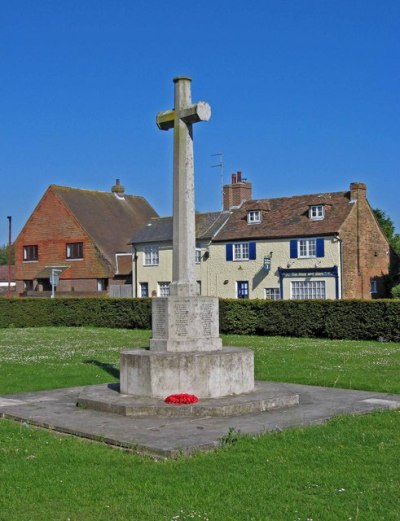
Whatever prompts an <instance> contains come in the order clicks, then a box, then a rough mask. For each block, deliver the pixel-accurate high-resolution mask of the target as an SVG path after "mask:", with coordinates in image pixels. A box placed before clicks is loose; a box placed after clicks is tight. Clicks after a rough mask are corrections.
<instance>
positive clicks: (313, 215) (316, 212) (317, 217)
mask: <svg viewBox="0 0 400 521" xmlns="http://www.w3.org/2000/svg"><path fill="white" fill-rule="evenodd" d="M309 216H310V219H312V220H313V221H322V219H324V217H325V208H324V205H323V204H314V205H312V206H310V214H309Z"/></svg>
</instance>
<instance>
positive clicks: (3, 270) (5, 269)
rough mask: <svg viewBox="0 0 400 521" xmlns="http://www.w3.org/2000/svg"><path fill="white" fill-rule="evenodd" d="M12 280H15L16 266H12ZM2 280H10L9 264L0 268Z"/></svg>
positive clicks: (0, 278)
mask: <svg viewBox="0 0 400 521" xmlns="http://www.w3.org/2000/svg"><path fill="white" fill-rule="evenodd" d="M10 275H11V280H13V281H14V280H15V266H14V265H13V266H11V270H10ZM0 280H6V281H7V280H8V264H5V265H2V266H0Z"/></svg>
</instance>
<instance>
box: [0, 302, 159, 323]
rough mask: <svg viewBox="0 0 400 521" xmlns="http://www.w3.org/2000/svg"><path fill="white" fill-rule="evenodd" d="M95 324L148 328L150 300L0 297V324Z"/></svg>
mask: <svg viewBox="0 0 400 521" xmlns="http://www.w3.org/2000/svg"><path fill="white" fill-rule="evenodd" d="M10 325H13V326H14V327H36V326H96V327H111V328H116V327H119V328H130V329H149V328H150V327H151V300H150V299H112V298H56V299H46V298H22V299H0V327H9V326H10Z"/></svg>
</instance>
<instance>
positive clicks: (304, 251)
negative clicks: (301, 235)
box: [298, 239, 317, 259]
mask: <svg viewBox="0 0 400 521" xmlns="http://www.w3.org/2000/svg"><path fill="white" fill-rule="evenodd" d="M298 247H299V250H298V251H299V258H303V259H306V258H309V257H316V256H317V240H316V239H300V240H299V245H298Z"/></svg>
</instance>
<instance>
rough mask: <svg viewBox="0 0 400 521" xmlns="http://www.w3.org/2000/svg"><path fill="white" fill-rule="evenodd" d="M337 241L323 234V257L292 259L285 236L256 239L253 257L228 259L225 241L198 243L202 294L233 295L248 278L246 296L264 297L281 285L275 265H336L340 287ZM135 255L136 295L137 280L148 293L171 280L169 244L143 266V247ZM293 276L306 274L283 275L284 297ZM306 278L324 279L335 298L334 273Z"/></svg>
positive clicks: (170, 250) (287, 266)
mask: <svg viewBox="0 0 400 521" xmlns="http://www.w3.org/2000/svg"><path fill="white" fill-rule="evenodd" d="M238 242H239V241H238ZM243 242H245V241H243ZM246 242H247V241H246ZM339 244H340V243H339V241H337V240H336V239H335V238H333V237H326V238H325V240H324V246H325V248H324V249H325V252H324V253H325V255H324V257H321V258H309V259H291V258H290V241H289V240H288V239H277V240H268V241H256V260H249V261H227V260H226V243H221V244H219V243H212V244H205V243H204V244H201V245H200V249H201V251H202V261H201V263H200V264H196V279H197V280H199V281H201V294H202V295H205V296H217V297H221V298H236V297H237V294H236V291H237V289H236V288H237V284H236V283H237V281H248V282H249V298H258V299H264V298H265V295H264V289H265V288H280V284H279V275H278V267H281V268H291V269H299V268H315V267H318V268H331V267H333V266H338V272H339V288H340V286H341V281H340V274H341V269H340V262H341V261H340V246H339ZM149 246H150V245H149ZM154 246H155V245H154ZM271 252H272V256H271V270H270V271H269V273H266V272H265V271H264V270H263V269H262V268H263V264H264V257H265V256H269V255H270V253H271ZM207 253H208V256H207ZM137 256H138V258H137V295H138V296H140V282H148V284H149V296H151V295H152V292H154V291H155V292H156V293H155V294H156V295H157V296H158V294H159V292H158V283H159V282H171V281H172V248H171V245H170V244H166V245H162V246H159V265H157V266H144V247H138V248H137ZM296 280H305V277H297V278H294V277H293V278H289V277H285V278H284V279H283V292H284V298H285V299H289V298H290V282H291V281H296ZM307 280H325V283H326V296H327V298H329V299H335V298H336V286H335V279H334V278H333V277H310V278H307ZM339 298H340V295H339Z"/></svg>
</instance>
